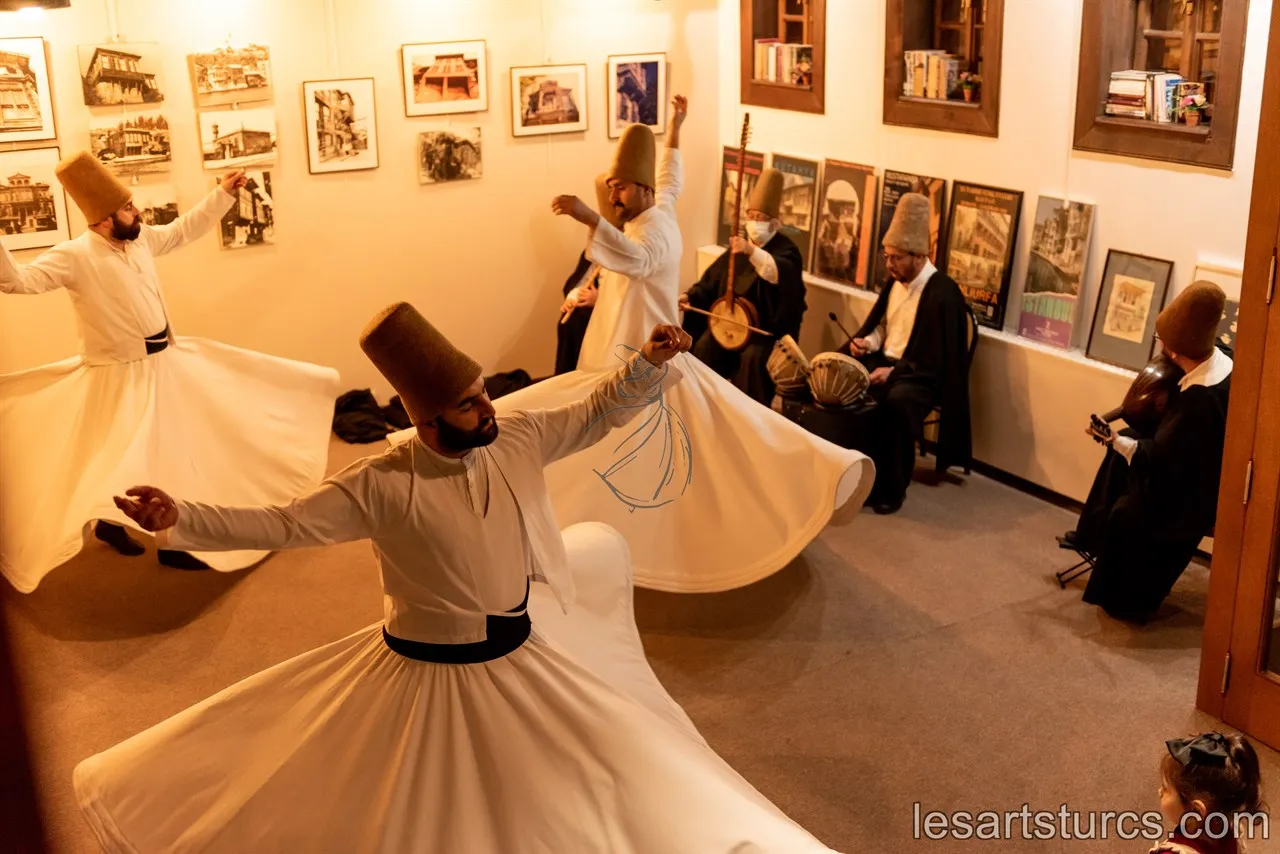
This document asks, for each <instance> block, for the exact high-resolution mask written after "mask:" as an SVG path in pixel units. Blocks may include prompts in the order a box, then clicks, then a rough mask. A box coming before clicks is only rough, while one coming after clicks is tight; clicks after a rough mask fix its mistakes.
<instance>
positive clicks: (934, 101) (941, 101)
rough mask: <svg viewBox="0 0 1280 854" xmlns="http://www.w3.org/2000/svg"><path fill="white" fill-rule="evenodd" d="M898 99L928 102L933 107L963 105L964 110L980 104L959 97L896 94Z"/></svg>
mask: <svg viewBox="0 0 1280 854" xmlns="http://www.w3.org/2000/svg"><path fill="white" fill-rule="evenodd" d="M898 100H899V101H906V102H908V103H911V104H928V105H930V106H933V107H964V108H965V109H966V110H980V109H982V104H981V102H979V101H964V100H961V99H959V98H916V97H913V96H908V95H900V96H898Z"/></svg>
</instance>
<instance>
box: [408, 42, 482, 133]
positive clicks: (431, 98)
mask: <svg viewBox="0 0 1280 854" xmlns="http://www.w3.org/2000/svg"><path fill="white" fill-rule="evenodd" d="M437 64H439V65H440V66H441V67H440V68H439V69H437V71H438V72H439V73H438V75H437V76H438V80H439V82H438V84H437V83H436V82H435V78H432V79H425V78H427V77H431V71H432V69H433V68H434V67H435V66H436V65H437ZM454 72H456V74H455V73H454ZM400 83H401V88H402V94H403V95H404V114H405V116H406V117H409V118H412V117H414V116H444V115H453V114H457V113H483V112H485V111H486V110H488V109H489V71H488V55H487V45H486V43H485V41H484V39H476V40H473V41H457V42H419V43H414V44H403V45H401V46H400ZM437 86H438V90H437Z"/></svg>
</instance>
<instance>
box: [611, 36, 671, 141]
mask: <svg viewBox="0 0 1280 854" xmlns="http://www.w3.org/2000/svg"><path fill="white" fill-rule="evenodd" d="M606 80H607V84H608V88H607V89H606V90H605V91H606V92H608V93H609V138H610V139H617V138H618V137H620V136H622V130H623V128H625V127H626V126H627V125H634V124H640V125H648V126H649V127H651V128H653V132H654V135H658V134H661V133H662V132H664V131H665V130H666V129H667V55H666V54H665V53H633V54H627V55H625V56H611V57H609V64H608V76H607V78H606Z"/></svg>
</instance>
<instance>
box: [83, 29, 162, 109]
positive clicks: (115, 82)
mask: <svg viewBox="0 0 1280 854" xmlns="http://www.w3.org/2000/svg"><path fill="white" fill-rule="evenodd" d="M79 55H80V88H81V89H82V90H83V92H84V102H85V104H86V105H88V106H90V107H115V106H119V105H121V104H137V105H140V106H142V105H146V104H159V103H160V102H161V101H163V100H164V90H163V88H162V86H161V83H160V44H159V43H158V42H145V43H139V44H99V45H94V44H82V45H80V47H79Z"/></svg>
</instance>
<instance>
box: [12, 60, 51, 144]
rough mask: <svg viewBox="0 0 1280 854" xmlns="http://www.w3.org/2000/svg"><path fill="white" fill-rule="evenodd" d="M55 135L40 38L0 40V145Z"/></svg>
mask: <svg viewBox="0 0 1280 854" xmlns="http://www.w3.org/2000/svg"><path fill="white" fill-rule="evenodd" d="M57 135H58V134H57V130H56V129H55V128H54V123H53V96H52V93H50V91H49V64H48V62H47V61H46V58H45V50H44V39H40V38H30V39H0V143H4V142H29V141H31V140H41V139H55V138H56V137H57Z"/></svg>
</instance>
